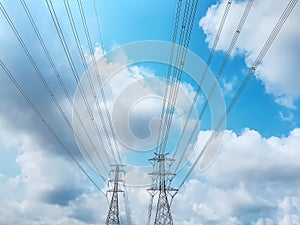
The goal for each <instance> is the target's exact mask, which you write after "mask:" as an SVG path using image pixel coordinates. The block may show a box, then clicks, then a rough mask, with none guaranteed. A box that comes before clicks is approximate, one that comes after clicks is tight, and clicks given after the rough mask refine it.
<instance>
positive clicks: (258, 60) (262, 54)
mask: <svg viewBox="0 0 300 225" xmlns="http://www.w3.org/2000/svg"><path fill="white" fill-rule="evenodd" d="M297 2H298V0H290V1H289V3H288V4H287V6H286V8H285V9H284V11H283V13H282V14H281V16H280V18H279V19H278V21H277V23H276V25H275V26H274V28H273V30H272V32H271V33H270V35H269V37H268V39H267V41H266V42H265V44H264V45H263V47H262V49H261V51H260V53H259V54H258V56H257V58H256V59H255V61H254V63H253V64H252V66H251V68H250V69H249V72H248V74H247V75H246V76H245V78H244V79H243V81H242V83H241V85H240V86H239V89H238V90H237V92H236V94H235V95H234V97H233V98H232V100H231V102H230V103H229V105H228V107H227V110H226V115H228V114H229V113H230V111H231V110H232V108H233V106H234V105H235V103H236V102H237V100H238V98H239V97H240V96H241V94H242V92H243V91H244V89H245V88H246V86H247V84H248V82H249V81H250V79H251V78H252V77H253V74H254V72H255V70H256V69H257V67H258V66H259V65H260V63H261V62H262V60H263V58H264V57H265V55H266V54H267V52H268V50H269V49H270V47H271V45H272V44H273V42H274V40H275V38H276V37H277V35H278V33H279V31H280V30H281V28H282V26H283V25H284V23H285V22H286V20H287V18H288V17H289V15H290V14H291V12H292V11H293V9H294V8H295V6H296V4H297ZM226 115H224V116H223V117H222V118H221V120H220V121H219V123H218V125H217V128H218V126H220V125H221V124H222V123H223V120H224V119H225V117H226ZM216 133H217V132H216V130H214V131H212V134H211V135H210V137H209V139H208V140H207V141H206V143H205V145H204V147H203V149H202V151H201V152H200V154H199V155H198V156H197V158H196V160H195V162H194V163H193V164H192V166H191V168H190V169H189V171H188V173H187V174H186V175H185V177H184V179H183V181H182V182H181V183H180V185H179V187H178V190H179V189H181V188H182V186H183V184H184V183H185V181H186V180H187V179H188V177H189V176H190V174H191V173H192V171H193V170H194V169H195V167H196V165H197V163H198V162H199V160H200V159H201V158H202V156H203V154H204V152H205V150H206V148H207V147H208V145H209V144H210V143H211V142H212V140H213V138H214V136H215V135H216Z"/></svg>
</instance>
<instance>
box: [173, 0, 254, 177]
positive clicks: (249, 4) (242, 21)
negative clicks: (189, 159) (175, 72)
mask: <svg viewBox="0 0 300 225" xmlns="http://www.w3.org/2000/svg"><path fill="white" fill-rule="evenodd" d="M253 2H254V0H249V1H248V2H247V5H246V7H245V9H244V11H243V14H242V16H241V19H240V21H239V24H238V25H237V28H236V30H235V33H234V35H233V38H232V39H231V42H230V45H229V47H228V49H227V51H226V56H225V57H224V59H223V62H222V64H221V66H220V68H219V71H218V72H217V75H216V81H219V79H220V77H221V76H222V74H223V71H224V69H225V66H226V65H227V63H228V60H229V58H230V55H231V52H232V50H233V49H234V46H235V44H236V42H237V40H238V37H239V35H240V33H241V31H242V28H243V26H244V24H245V21H246V19H247V17H248V15H249V12H250V9H251V7H252V5H253ZM228 5H229V6H230V5H231V3H230V4H227V6H228ZM228 10H229V8H227V7H226V9H225V11H224V14H223V17H222V20H221V23H220V25H219V28H218V32H217V35H216V37H215V40H214V44H213V48H212V49H211V52H210V55H209V58H208V60H207V67H206V68H205V70H204V72H203V73H202V76H201V77H202V78H201V81H200V86H199V87H198V89H197V91H196V93H195V96H194V99H193V105H194V104H196V101H197V99H198V97H199V92H200V90H201V84H202V82H203V80H204V77H205V76H206V74H207V72H208V66H209V64H210V62H211V60H212V57H213V56H214V52H215V48H216V46H217V43H218V40H219V37H220V35H221V31H222V29H223V26H224V23H225V18H226V17H227V14H228ZM216 86H217V82H215V83H214V84H213V87H212V88H211V90H210V92H209V94H208V96H207V99H206V101H205V103H204V105H203V107H202V110H201V112H200V113H199V116H198V121H197V123H196V125H195V126H194V128H193V130H192V133H191V135H190V137H189V139H188V141H187V142H186V143H187V144H188V143H190V142H191V140H192V138H193V136H194V134H195V132H196V129H197V126H198V124H199V121H201V120H202V116H203V115H204V112H205V110H206V108H207V106H208V102H209V100H210V98H211V96H212V94H213V91H214V90H215V88H216ZM193 105H192V106H191V108H190V109H189V113H188V116H187V119H186V121H185V124H184V127H183V130H182V133H181V136H180V138H179V141H178V144H177V146H176V150H175V151H174V153H173V157H174V158H175V156H176V154H177V152H178V150H179V145H180V143H181V141H182V138H183V134H184V132H185V130H186V128H187V121H188V120H189V118H190V116H191V113H192V110H193ZM186 151H187V146H185V148H184V151H183V153H182V154H181V157H180V159H179V161H178V164H177V166H176V168H175V172H177V171H178V169H179V167H180V165H181V163H182V160H183V157H184V155H185V153H186Z"/></svg>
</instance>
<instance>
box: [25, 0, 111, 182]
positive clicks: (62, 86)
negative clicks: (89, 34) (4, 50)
mask: <svg viewBox="0 0 300 225" xmlns="http://www.w3.org/2000/svg"><path fill="white" fill-rule="evenodd" d="M20 2H21V4H22V6H23V9H24V11H25V13H26V15H27V17H28V19H29V21H30V23H31V26H32V28H33V30H34V32H35V34H36V35H37V37H38V40H39V42H40V44H41V46H42V48H43V51H44V53H45V55H46V57H47V59H48V61H49V63H50V65H51V67H52V69H53V72H54V74H55V76H56V78H57V79H58V81H59V84H60V86H61V88H62V89H63V91H64V94H65V96H66V97H67V100H68V102H69V104H70V106H71V107H72V106H73V102H72V99H71V96H70V94H69V92H68V90H67V88H66V86H65V84H64V82H63V80H62V79H61V75H60V73H59V72H58V69H57V68H56V66H55V64H54V62H53V59H52V57H51V55H50V53H49V50H48V48H47V46H46V45H45V42H44V40H43V38H42V36H41V34H40V32H39V29H38V27H37V26H36V23H35V21H34V19H33V17H32V15H31V13H30V11H29V9H28V7H27V5H26V3H25V1H24V0H20ZM74 112H75V115H76V116H77V117H78V118H79V122H80V124H81V127H82V128H83V129H84V132H85V134H86V135H87V137H88V139H89V141H90V143H91V144H92V146H93V149H96V147H95V145H94V143H93V141H92V140H91V137H90V135H89V133H88V132H87V129H86V127H85V125H84V124H83V122H82V119H81V117H80V115H79V113H78V111H77V110H76V108H74ZM62 116H63V118H64V119H65V121H66V123H67V125H68V127H69V128H70V129H71V131H73V127H72V126H71V122H70V121H69V119H68V118H67V116H66V115H65V114H64V113H63V114H62ZM74 135H75V137H76V138H77V140H78V142H79V144H80V145H81V147H82V149H83V150H84V151H85V152H86V154H87V156H88V158H89V160H90V161H91V163H92V164H93V166H94V167H95V168H96V170H97V171H98V172H99V170H98V169H97V167H96V164H95V162H94V159H93V158H92V157H91V156H90V154H89V152H88V151H87V150H86V148H85V146H84V145H83V144H82V142H81V140H80V138H79V137H78V136H77V134H76V133H74ZM102 164H104V163H102ZM102 179H104V177H102ZM104 181H105V180H104Z"/></svg>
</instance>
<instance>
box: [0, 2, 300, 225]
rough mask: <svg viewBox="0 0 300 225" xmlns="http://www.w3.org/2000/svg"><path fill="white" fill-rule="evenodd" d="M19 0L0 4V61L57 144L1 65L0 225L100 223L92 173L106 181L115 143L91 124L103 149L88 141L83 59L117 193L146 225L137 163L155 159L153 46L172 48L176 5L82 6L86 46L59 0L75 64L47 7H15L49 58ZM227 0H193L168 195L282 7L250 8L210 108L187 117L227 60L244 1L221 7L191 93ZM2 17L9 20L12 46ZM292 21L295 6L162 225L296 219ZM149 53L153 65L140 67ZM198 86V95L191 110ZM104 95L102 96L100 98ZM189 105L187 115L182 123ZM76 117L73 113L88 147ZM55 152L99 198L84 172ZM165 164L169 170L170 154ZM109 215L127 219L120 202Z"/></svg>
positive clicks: (159, 54) (296, 80)
mask: <svg viewBox="0 0 300 225" xmlns="http://www.w3.org/2000/svg"><path fill="white" fill-rule="evenodd" d="M22 2H24V1H23V0H21V1H17V0H14V1H8V0H0V3H1V7H0V9H1V13H0V60H1V62H3V64H4V65H5V66H6V67H7V69H8V70H9V71H10V73H11V74H12V76H13V77H14V79H15V80H16V81H17V82H18V84H19V85H20V87H21V88H22V90H23V91H24V93H26V95H27V96H28V98H29V99H30V101H31V102H32V103H33V106H34V107H36V108H37V109H38V110H39V112H40V115H42V117H43V118H44V121H47V124H48V125H49V126H50V127H51V129H53V131H54V133H55V134H56V135H57V136H56V137H58V138H56V137H54V136H53V135H52V134H51V132H49V130H48V129H47V127H46V126H45V125H46V124H45V122H44V121H42V120H41V119H40V118H39V117H38V116H37V115H36V113H35V111H34V110H33V109H32V108H31V107H30V105H29V104H28V102H26V100H25V98H24V97H23V96H22V95H21V93H20V92H19V90H18V89H17V88H16V87H15V86H14V84H13V82H11V80H10V79H9V77H8V76H7V73H5V71H4V70H3V69H2V68H0V193H1V197H0V225H4V224H5V225H10V224H20V225H27V224H44V225H48V224H49V225H50V224H51V225H52V224H54V225H60V224H78V225H87V224H104V221H105V218H106V216H107V211H108V203H107V199H106V197H105V196H104V195H103V194H102V193H101V191H102V192H104V193H105V192H106V191H107V190H108V187H107V186H106V183H105V182H104V181H103V179H102V178H101V176H103V177H104V179H107V178H108V176H109V174H108V172H107V170H109V164H110V162H111V161H113V159H114V157H113V155H112V154H110V153H108V156H107V155H106V150H105V149H107V146H108V145H109V143H112V144H113V141H114V138H113V135H112V134H111V133H109V134H106V133H105V128H103V127H101V126H100V128H99V133H100V134H101V137H102V138H103V140H104V145H103V146H101V144H100V142H99V141H97V140H98V139H97V135H98V133H97V132H96V129H94V128H93V122H92V121H91V120H90V117H89V112H88V110H87V109H86V108H85V107H84V101H83V98H82V97H80V96H81V95H80V88H79V87H80V85H82V87H83V89H84V90H85V91H86V95H87V101H88V102H89V104H90V105H92V112H93V113H94V114H95V115H97V111H98V109H97V106H96V103H95V101H94V99H93V95H94V94H93V90H92V88H90V87H89V79H88V78H89V74H91V75H92V76H93V75H95V74H93V68H90V69H89V70H87V67H89V66H90V65H91V64H92V63H93V60H94V59H96V60H97V65H98V68H99V69H101V71H100V72H101V76H100V79H102V81H103V84H102V85H101V84H100V83H99V81H98V80H97V79H96V76H93V77H92V80H91V82H92V83H93V84H94V85H95V86H94V87H95V89H96V92H97V96H98V99H99V101H100V102H99V108H100V109H101V110H105V109H106V107H107V109H108V112H110V114H111V116H112V126H113V127H114V130H115V132H116V133H115V134H116V136H117V145H118V148H119V153H120V156H121V158H122V160H123V163H124V164H126V169H125V170H126V176H125V178H126V182H127V183H128V184H130V186H129V187H128V198H129V203H130V204H129V205H130V208H131V214H132V218H133V221H134V224H146V219H147V218H146V216H145V215H146V212H147V210H148V203H149V199H150V196H149V194H148V193H147V191H146V188H147V187H146V185H147V184H149V179H150V178H149V176H148V175H147V173H148V172H151V170H152V167H151V165H150V164H149V162H148V159H149V158H151V157H153V153H154V150H153V149H154V148H155V145H156V144H157V142H156V137H157V131H158V128H159V122H160V121H159V115H160V112H161V109H162V106H161V105H162V97H163V91H164V87H165V86H164V85H165V83H166V80H165V77H166V73H167V69H168V67H167V64H168V61H167V60H168V57H169V55H168V54H167V53H166V51H164V49H165V47H166V46H169V45H168V43H170V42H171V41H172V32H173V28H174V15H175V10H176V6H177V1H157V0H155V1H151V2H150V1H147V2H146V1H138V0H132V1H130V2H125V1H116V0H111V1H103V0H99V1H92V0H88V1H84V2H83V4H82V6H83V10H84V13H85V17H86V21H87V27H88V31H89V35H90V43H91V45H89V42H88V41H87V38H86V36H85V28H84V26H83V25H82V21H81V17H80V11H79V9H78V5H77V2H76V1H72V2H71V1H70V9H71V10H72V15H73V19H74V24H75V26H76V32H77V34H78V39H79V40H80V49H79V48H78V46H77V44H78V43H76V40H75V37H74V35H73V32H72V26H71V24H70V23H69V20H68V14H67V11H66V8H65V5H64V1H53V3H52V4H53V8H54V10H55V13H56V16H57V18H58V21H59V24H60V27H61V30H62V34H63V35H64V40H65V43H66V44H67V46H68V51H69V52H70V57H71V59H72V62H73V64H72V65H74V66H73V67H71V66H70V61H68V57H67V56H66V53H65V47H64V46H63V45H62V43H61V40H60V38H59V35H58V33H57V31H56V29H55V25H54V23H53V20H52V18H51V15H50V13H49V10H48V7H47V4H46V2H48V3H49V1H37V0H33V1H26V0H25V3H26V6H27V8H28V10H29V11H30V13H31V15H32V18H33V21H34V22H35V24H36V27H37V28H38V32H39V33H40V37H41V38H42V40H43V42H44V44H45V46H46V49H47V51H48V52H49V55H50V57H51V59H52V62H53V64H51V62H49V60H48V59H49V58H47V55H46V54H45V52H44V50H43V46H42V45H41V43H40V40H39V38H38V36H37V35H36V32H35V30H34V29H33V27H32V25H31V23H30V20H29V19H28V17H27V15H26V12H25V11H24V8H23V6H22ZM183 2H184V3H185V1H183ZM23 4H24V3H23ZM226 4H227V1H226V0H220V1H199V3H198V7H197V11H196V14H195V21H194V25H193V28H192V34H191V39H190V43H189V52H188V56H187V58H186V64H185V70H184V73H183V78H182V81H181V84H180V86H179V94H178V99H177V102H176V104H175V113H174V118H173V123H172V127H171V131H170V136H169V139H168V145H167V149H166V150H167V151H168V152H169V153H173V152H174V148H175V147H176V143H177V141H178V139H179V137H180V132H182V129H183V124H184V122H185V121H189V122H188V125H187V128H186V132H185V135H186V136H183V140H185V141H186V142H187V143H186V144H187V147H186V148H187V152H186V155H185V157H184V158H183V162H184V163H183V168H181V169H180V170H179V171H178V174H177V176H176V177H175V179H174V182H173V183H172V185H173V186H174V187H175V188H177V187H178V186H179V185H180V182H181V181H182V180H183V178H184V176H185V174H186V173H187V172H188V170H189V168H190V167H191V165H192V163H194V162H195V159H196V157H197V156H198V155H199V153H200V152H201V151H202V149H203V146H204V144H205V143H206V141H207V140H208V138H209V137H210V135H211V132H212V129H214V128H215V127H214V122H216V121H214V119H216V118H218V116H220V112H222V109H226V107H227V106H228V105H229V103H230V101H231V100H232V98H233V97H234V95H235V94H236V92H237V90H238V88H239V85H240V84H241V83H242V81H243V79H244V77H245V76H246V74H247V73H248V71H249V69H250V68H251V66H252V64H253V63H254V61H255V59H256V57H257V56H258V55H259V53H260V51H261V49H262V47H263V45H264V43H265V42H266V40H267V38H268V36H269V34H270V33H271V31H272V29H273V28H274V26H275V24H276V22H277V20H278V19H279V17H280V15H281V14H282V12H283V10H284V9H285V7H286V5H287V4H288V1H287V0H282V1H277V2H276V4H274V1H272V0H264V1H258V0H254V3H253V5H252V7H251V9H250V12H249V15H248V17H247V19H246V21H245V24H244V26H243V28H242V30H241V31H240V35H239V37H238V40H237V43H236V45H235V46H234V48H233V51H232V53H231V55H230V58H229V60H228V63H227V65H226V67H225V69H224V72H223V73H222V76H221V77H220V80H219V81H218V88H217V89H216V91H215V92H214V94H215V95H216V98H213V99H217V100H215V101H213V100H210V102H209V103H210V104H209V109H208V110H206V112H205V113H204V116H203V118H202V119H201V121H198V120H197V118H198V115H199V111H200V110H201V108H202V106H203V104H204V103H205V100H206V99H207V96H208V95H207V93H208V92H207V91H206V90H208V89H207V88H209V87H208V86H209V84H210V81H211V80H214V77H215V75H216V74H217V73H218V70H219V68H220V66H221V64H222V62H223V60H224V57H225V56H226V51H227V49H228V47H229V44H230V41H231V39H232V38H233V35H234V33H235V31H236V27H237V25H238V23H239V21H240V18H241V16H242V13H243V11H244V9H245V7H246V4H247V1H245V0H236V1H232V3H231V6H230V9H229V12H228V16H227V18H226V21H225V23H224V27H223V30H222V32H221V35H220V38H219V41H218V43H217V45H216V49H215V50H216V51H215V53H214V56H213V58H212V61H211V63H210V64H209V71H208V72H207V77H208V78H207V80H205V82H204V85H202V86H201V85H200V84H199V81H198V80H197V79H198V78H199V76H200V75H201V73H200V72H199V71H198V69H199V70H200V71H201V70H202V69H203V68H205V65H206V62H207V60H208V57H209V54H210V51H211V48H212V46H213V43H214V40H215V36H216V34H217V30H218V27H219V24H220V21H221V18H222V15H223V13H224V9H225V6H226ZM95 9H96V11H97V13H95ZM5 15H8V16H9V18H10V21H12V23H13V26H14V27H15V29H16V31H17V32H18V35H19V36H18V37H19V39H18V38H17V37H16V35H15V34H14V32H13V30H12V29H11V27H10V25H9V23H8V21H7V17H5ZM299 17H300V6H299V4H297V5H296V6H295V8H294V10H293V11H292V13H291V14H290V16H289V18H288V19H287V21H286V23H285V24H284V26H283V27H282V29H281V31H280V32H279V34H278V36H277V37H276V39H275V41H274V42H273V44H272V46H271V48H270V49H269V51H268V52H267V54H266V56H265V57H264V58H263V60H262V61H261V62H260V64H259V66H258V67H257V69H256V70H255V73H254V75H253V77H252V78H251V80H250V81H249V83H248V84H247V86H246V88H245V89H244V91H243V92H242V94H241V96H240V97H239V98H238V100H237V102H236V104H235V105H234V107H233V108H232V110H231V111H230V113H229V114H228V115H227V116H226V124H225V127H224V130H223V131H222V132H221V134H222V135H221V136H220V138H216V141H215V145H212V149H213V150H212V151H213V154H212V156H211V155H209V154H208V155H207V157H208V158H206V161H205V160H203V159H201V160H200V162H199V163H198V164H196V166H195V169H194V170H193V171H192V173H191V175H190V176H189V177H188V179H187V180H186V182H185V183H184V185H183V186H182V187H181V188H180V190H179V192H178V194H177V195H176V196H175V198H174V200H173V203H172V207H171V210H172V215H173V219H174V224H178V225H195V224H196V225H202V224H216V225H218V224H230V225H231V224H232V225H239V224H241V225H244V224H248V225H249V224H253V225H275V224H280V225H297V224H300V189H299V186H300V175H299V174H300V163H299V158H300V151H299V147H300V109H299V107H300V88H299V85H300V76H299V71H300V68H299V62H298V61H299V60H298V59H299V58H300V26H299V22H298V21H299V20H300V18H299ZM98 25H99V28H100V32H99V29H98ZM20 40H21V42H22V43H23V46H22V45H21V44H20ZM24 46H25V47H24ZM24 48H25V49H26V51H27V54H26V51H24ZM136 50H137V51H136ZM80 53H82V55H80ZM28 55H29V57H28ZM149 55H150V56H151V57H152V58H151V59H153V61H152V62H149V61H147V57H148V56H149ZM81 56H82V57H83V58H81ZM69 59H70V58H69ZM82 60H83V61H84V62H86V66H85V65H84V64H83V63H82ZM193 60H196V61H193ZM33 65H36V67H34V66H33ZM53 65H54V67H55V68H56V71H57V74H56V73H55V70H54V69H53ZM74 71H75V73H74ZM76 74H77V75H78V77H77V80H76V76H75V75H76ZM39 75H42V77H44V79H45V80H44V81H45V82H43V80H42V79H40V78H41V76H40V77H39ZM58 78H59V79H61V82H59V79H58ZM62 83H63V84H64V86H65V89H63V88H62V86H61V84H62ZM78 84H80V85H78ZM199 85H200V86H201V88H202V92H201V93H200V94H199V98H198V100H197V102H196V103H195V104H193V103H192V100H193V96H194V95H195V93H196V90H197V88H198V87H199ZM47 87H48V89H47ZM102 87H103V90H104V94H105V101H104V100H103V98H102V96H100V95H101V92H100V91H99V90H100V89H101V88H102ZM51 93H52V95H51ZM66 93H69V95H70V98H69V99H68V97H67V95H66ZM217 96H219V97H220V99H218V98H217ZM53 99H55V100H56V101H57V102H56V103H57V104H55V101H53ZM70 100H71V103H72V104H73V105H72V106H73V107H72V106H71V105H70ZM57 105H59V107H61V111H63V112H64V115H65V117H63V116H62V113H60V112H59V110H58V108H57ZM190 107H193V110H194V111H193V114H192V116H191V118H189V120H187V114H188V110H189V108H190ZM76 110H77V111H76ZM75 111H76V112H77V113H78V114H80V115H81V118H82V120H83V123H84V124H85V126H86V129H87V130H88V132H89V133H90V137H91V139H92V140H93V141H92V142H89V140H88V138H89V137H88V135H86V133H85V131H84V129H83V126H81V124H80V120H79V119H78V118H79V117H76V112H75ZM68 121H69V124H68ZM95 121H96V123H98V124H101V117H99V116H95ZM197 121H198V122H200V123H199V125H198V126H197V130H196V131H197V132H196V133H195V135H194V136H193V139H192V140H191V141H190V142H188V138H187V137H188V134H190V133H191V130H192V127H193V125H194V124H196V123H197ZM59 140H61V142H62V143H63V145H62V144H61V143H60V142H59ZM219 141H220V142H219ZM93 143H94V145H95V148H96V149H97V151H96V152H95V151H93V149H94V146H93ZM66 149H67V150H68V151H69V153H70V155H71V156H72V157H74V158H75V159H76V160H77V162H79V163H80V166H81V167H82V168H84V170H85V171H86V172H87V174H88V175H89V177H90V178H92V179H93V180H94V181H95V183H96V184H97V185H98V187H99V188H100V189H101V191H99V190H98V189H97V188H96V187H95V186H94V185H93V184H92V183H91V182H90V180H89V179H88V177H87V176H86V174H84V173H82V171H81V170H80V168H79V167H78V165H76V163H74V160H73V159H72V158H71V157H70V155H69V154H68V153H67V152H66ZM183 149H185V147H182V148H180V149H179V153H182V151H183ZM179 155H180V154H179ZM176 159H177V162H178V161H179V160H178V159H179V158H176ZM101 160H102V161H104V164H101ZM175 165H177V164H176V162H175ZM120 199H122V198H120ZM155 200H156V198H155ZM120 208H121V217H122V220H125V219H124V217H125V212H124V203H123V202H122V203H121V205H120Z"/></svg>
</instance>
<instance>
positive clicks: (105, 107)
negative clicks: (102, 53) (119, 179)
mask: <svg viewBox="0 0 300 225" xmlns="http://www.w3.org/2000/svg"><path fill="white" fill-rule="evenodd" d="M77 4H78V8H79V11H80V16H81V21H82V24H83V26H84V32H85V36H86V38H87V41H88V46H89V51H90V55H91V57H92V61H93V67H94V69H95V72H96V78H97V82H98V85H99V87H100V94H101V97H102V100H103V103H104V109H105V114H106V117H107V121H108V124H109V128H110V131H111V134H112V137H113V142H114V147H115V151H116V152H117V156H118V160H119V162H120V163H121V162H122V160H121V156H120V150H119V147H118V144H117V137H116V134H115V132H114V129H113V125H112V121H111V117H110V113H109V110H108V105H107V101H106V96H105V92H104V89H103V88H102V87H103V85H102V81H101V78H100V73H99V69H98V67H97V63H96V58H95V55H94V53H93V47H92V42H91V38H90V34H89V29H88V26H87V20H86V17H85V13H84V10H83V6H82V1H81V0H77ZM97 108H98V110H100V105H97ZM99 113H100V111H99ZM103 126H104V127H106V125H105V121H104V123H103ZM105 129H106V128H105ZM108 141H110V139H108ZM111 150H112V151H113V148H112V149H111Z"/></svg>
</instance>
